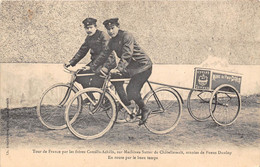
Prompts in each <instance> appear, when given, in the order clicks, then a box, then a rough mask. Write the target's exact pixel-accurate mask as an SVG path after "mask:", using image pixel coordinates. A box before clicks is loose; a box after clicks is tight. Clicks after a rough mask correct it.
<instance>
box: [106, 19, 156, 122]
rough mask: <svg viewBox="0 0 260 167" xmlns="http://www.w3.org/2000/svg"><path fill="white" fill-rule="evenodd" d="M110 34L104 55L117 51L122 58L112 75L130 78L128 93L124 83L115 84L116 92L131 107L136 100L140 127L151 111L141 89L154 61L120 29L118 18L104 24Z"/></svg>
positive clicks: (131, 37)
mask: <svg viewBox="0 0 260 167" xmlns="http://www.w3.org/2000/svg"><path fill="white" fill-rule="evenodd" d="M103 24H104V26H105V27H106V29H107V32H108V34H109V35H110V36H111V37H112V38H111V39H110V41H109V43H108V49H106V50H105V52H104V54H105V55H106V56H108V55H109V54H111V53H112V51H115V52H116V54H117V57H119V58H120V60H119V62H118V65H117V67H116V68H115V69H112V70H111V73H112V74H117V73H120V74H122V75H123V77H130V78H131V79H130V81H129V84H128V85H127V88H126V91H127V94H126V92H125V90H124V88H123V83H122V82H121V83H120V82H119V83H116V82H115V83H113V84H114V85H115V88H116V91H117V93H118V95H119V97H120V99H121V100H122V102H123V103H124V104H125V105H130V101H129V100H134V101H135V103H136V104H137V105H138V106H139V109H140V110H141V120H140V122H139V125H142V124H144V123H145V122H146V120H147V118H148V116H149V114H150V112H151V110H150V109H149V108H148V107H147V106H146V105H145V104H144V101H143V99H142V97H141V93H140V92H141V89H142V87H143V85H144V83H145V82H146V81H147V79H148V78H149V77H150V75H151V73H152V61H151V59H150V58H149V57H148V56H147V55H146V54H145V52H144V51H143V50H142V48H141V47H140V46H139V45H138V43H137V42H136V40H135V38H134V37H133V35H132V34H131V33H129V32H127V31H123V30H121V29H120V26H119V22H118V18H112V19H108V20H106V21H104V22H103Z"/></svg>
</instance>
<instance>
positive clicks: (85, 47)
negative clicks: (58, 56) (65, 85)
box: [70, 30, 116, 71]
mask: <svg viewBox="0 0 260 167" xmlns="http://www.w3.org/2000/svg"><path fill="white" fill-rule="evenodd" d="M109 39H110V37H109V35H108V34H106V33H104V32H102V31H100V30H97V31H96V32H95V34H93V35H92V36H87V38H86V39H85V42H84V43H83V44H82V45H81V47H80V49H79V50H78V52H77V53H76V55H75V56H74V57H73V58H72V59H71V60H70V64H71V65H72V66H75V65H76V64H77V63H78V62H79V61H80V60H81V59H82V58H83V57H85V56H86V54H87V53H88V51H89V50H90V54H91V62H90V63H88V65H89V66H90V68H91V70H92V71H96V70H97V68H99V67H100V66H104V67H106V68H107V69H109V70H110V69H112V68H115V67H116V59H115V54H114V53H113V52H112V53H111V54H109V56H105V55H104V54H101V53H102V51H104V50H105V49H106V48H107V44H108V41H109Z"/></svg>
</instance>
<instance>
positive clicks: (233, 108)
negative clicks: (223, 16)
mask: <svg viewBox="0 0 260 167" xmlns="http://www.w3.org/2000/svg"><path fill="white" fill-rule="evenodd" d="M214 96H217V97H218V98H217V105H216V110H215V111H214V112H212V111H211V110H212V107H214V105H215V104H214V103H215V102H214V100H213V99H214ZM209 109H210V114H211V117H212V119H213V120H214V121H215V122H216V123H217V124H219V125H221V126H226V125H231V124H232V123H233V122H235V121H236V119H237V117H238V114H239V112H240V109H241V97H240V94H239V93H238V91H237V90H236V88H235V87H233V86H231V85H228V84H223V85H220V86H219V87H217V88H216V89H215V90H214V92H213V94H212V97H211V99H210V107H209Z"/></svg>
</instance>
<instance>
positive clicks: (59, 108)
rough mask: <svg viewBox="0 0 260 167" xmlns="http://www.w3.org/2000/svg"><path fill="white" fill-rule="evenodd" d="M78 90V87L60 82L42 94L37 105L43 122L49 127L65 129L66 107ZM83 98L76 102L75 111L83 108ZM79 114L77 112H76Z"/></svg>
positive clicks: (77, 111)
mask: <svg viewBox="0 0 260 167" xmlns="http://www.w3.org/2000/svg"><path fill="white" fill-rule="evenodd" d="M77 92H78V89H77V88H76V87H74V86H73V87H72V88H70V85H69V84H65V83H58V84H54V85H52V86H51V87H50V88H48V89H47V90H46V91H44V93H43V94H42V96H41V99H40V102H39V104H38V106H37V115H38V118H39V120H40V121H41V123H42V124H43V125H44V126H45V127H47V128H49V129H64V128H66V127H67V126H66V122H65V120H64V112H65V108H66V106H67V104H68V102H69V100H70V99H71V98H72V97H73V96H74V95H75V94H76V93H77ZM81 102H82V99H81V98H77V100H76V101H75V102H74V103H75V104H74V107H75V109H74V111H76V113H79V112H80V110H81ZM74 116H77V114H74Z"/></svg>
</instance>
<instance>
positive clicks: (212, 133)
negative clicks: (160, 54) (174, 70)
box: [0, 95, 260, 149]
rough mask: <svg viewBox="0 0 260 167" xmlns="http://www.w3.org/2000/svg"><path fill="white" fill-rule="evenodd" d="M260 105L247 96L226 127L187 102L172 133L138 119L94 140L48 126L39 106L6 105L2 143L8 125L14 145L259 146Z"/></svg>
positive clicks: (4, 142)
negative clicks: (199, 116)
mask: <svg viewBox="0 0 260 167" xmlns="http://www.w3.org/2000/svg"><path fill="white" fill-rule="evenodd" d="M259 106H260V104H259V95H254V96H249V97H243V98H242V110H241V112H240V114H239V116H238V119H237V120H236V122H235V123H233V124H232V125H230V126H226V127H223V126H219V125H217V124H216V123H215V122H214V121H213V120H212V119H209V120H207V121H206V122H198V121H195V120H194V119H193V118H192V117H191V116H190V115H189V113H188V111H187V107H186V105H183V113H182V116H181V120H180V122H179V124H178V126H177V127H176V128H175V129H174V130H173V131H172V132H171V133H169V134H166V135H155V134H152V133H151V132H149V131H148V130H147V129H146V128H145V127H144V126H141V127H139V126H138V125H137V123H132V124H131V123H126V124H115V126H114V127H113V128H112V129H111V130H110V131H109V132H108V133H107V134H105V136H103V137H102V138H99V139H95V140H90V141H88V140H80V139H78V138H76V137H75V136H73V135H72V134H71V133H70V131H69V130H68V129H64V130H48V129H47V128H45V127H44V126H43V125H42V124H41V122H40V121H39V120H38V118H37V114H36V109H35V108H22V109H12V110H6V109H4V110H2V111H1V136H0V137H1V145H2V146H1V147H3V148H4V147H5V145H6V141H7V140H6V139H7V137H6V136H7V129H8V134H9V141H8V142H9V147H10V148H16V147H19V148H31V147H33V148H37V147H49V148H52V147H55V148H56V147H60V148H65V147H73V148H81V149H82V148H83V149H84V148H97V147H102V148H114V149H120V148H146V149H152V148H162V149H166V148H167V149H199V148H200V149H203V148H207V147H234V148H248V147H249V148H251V147H255V148H256V147H259V138H260V133H259V129H260V128H259V127H260V121H259V118H260V117H259V116H260V111H259V108H260V107H259ZM7 111H8V112H9V119H7V118H8V117H7ZM7 122H8V124H9V125H8V127H9V128H7Z"/></svg>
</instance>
